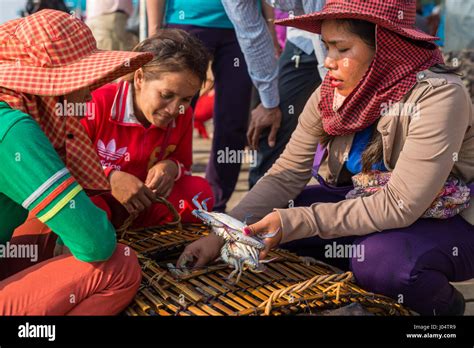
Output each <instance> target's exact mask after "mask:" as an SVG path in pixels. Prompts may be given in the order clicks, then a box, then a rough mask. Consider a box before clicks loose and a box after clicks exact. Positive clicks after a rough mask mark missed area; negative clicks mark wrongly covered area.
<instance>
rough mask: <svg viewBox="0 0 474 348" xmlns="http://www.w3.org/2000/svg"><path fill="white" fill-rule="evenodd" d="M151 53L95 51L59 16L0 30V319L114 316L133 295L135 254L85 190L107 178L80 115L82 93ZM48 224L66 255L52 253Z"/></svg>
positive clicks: (76, 23)
mask: <svg viewBox="0 0 474 348" xmlns="http://www.w3.org/2000/svg"><path fill="white" fill-rule="evenodd" d="M151 58H152V56H151V55H150V54H147V53H132V52H112V51H100V50H98V49H97V48H96V43H95V40H94V38H93V36H92V33H91V31H90V30H89V29H88V28H87V26H86V25H84V24H83V23H82V22H81V21H80V20H78V19H76V18H74V17H73V16H70V15H69V14H67V13H64V12H59V11H54V10H43V11H40V12H38V13H36V14H33V15H31V16H29V17H26V18H23V19H18V20H13V21H9V22H7V23H5V24H3V25H1V26H0V162H1V166H0V207H1V208H2V209H1V210H0V243H1V244H0V251H1V256H2V257H1V258H0V289H1V291H0V315H65V314H68V315H107V314H117V313H119V312H121V311H122V310H123V309H124V308H125V307H126V306H127V304H128V303H129V302H130V301H131V300H132V298H133V296H134V295H135V292H136V290H137V288H138V286H139V283H140V278H141V272H140V267H139V265H138V262H137V258H136V256H135V254H134V253H133V252H132V251H131V250H128V248H127V247H125V246H123V245H120V244H119V245H117V243H116V236H115V230H114V228H113V226H112V225H111V224H110V222H109V221H108V219H107V216H106V214H105V213H104V211H103V210H101V209H98V208H97V207H96V206H95V205H94V204H93V203H92V202H91V200H90V199H89V198H88V196H87V195H86V193H85V192H84V190H88V191H90V192H92V191H96V192H97V191H101V190H108V189H109V183H108V181H107V179H106V177H105V175H104V173H103V170H102V168H101V166H100V162H99V158H98V157H97V154H96V153H95V151H94V149H93V147H92V144H91V143H90V140H89V138H88V136H87V134H86V132H85V131H84V129H83V127H82V126H81V124H80V121H79V118H80V116H85V115H86V113H85V112H84V109H83V108H82V107H81V106H83V105H85V104H86V102H87V101H88V100H90V91H92V90H94V89H96V88H97V87H99V86H101V85H103V84H105V83H108V82H110V81H113V80H115V79H116V78H118V77H120V76H122V75H124V74H128V73H130V72H133V71H134V70H136V69H137V68H139V67H140V66H142V65H143V64H145V63H146V62H148V61H149V60H150V59H151ZM27 216H29V217H30V218H29V219H28V221H27V222H26V224H24V225H23V227H22V228H21V229H20V230H17V231H15V234H13V232H14V230H15V228H16V227H18V226H19V225H21V224H23V222H25V220H26V219H27ZM44 224H45V225H44ZM51 229H52V230H53V231H54V233H55V234H56V235H57V236H59V237H60V239H61V240H62V242H63V244H64V245H65V246H66V247H67V248H69V250H70V253H72V255H70V254H69V253H66V254H62V255H60V256H56V257H53V250H52V248H54V241H55V239H56V236H54V235H53V234H52V233H46V232H50V231H51ZM12 235H13V237H12ZM51 246H52V247H51ZM59 249H61V247H60V248H59ZM64 249H66V248H64ZM58 254H59V253H58Z"/></svg>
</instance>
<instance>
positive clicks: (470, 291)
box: [193, 122, 474, 315]
mask: <svg viewBox="0 0 474 348" xmlns="http://www.w3.org/2000/svg"><path fill="white" fill-rule="evenodd" d="M209 123H210V122H208V125H207V128H208V132H209V134H212V125H209ZM211 141H212V140H210V139H208V140H206V139H201V138H198V137H197V136H196V135H195V137H194V143H193V149H194V151H193V160H194V165H193V173H194V175H199V176H203V177H204V174H205V169H206V164H207V162H208V159H209V151H210V149H211ZM248 170H249V165H248V164H244V165H242V169H241V171H240V176H239V181H238V183H237V187H236V189H235V191H234V194H233V195H232V197H231V199H230V201H229V203H228V204H227V210H230V209H232V208H233V207H234V206H235V205H236V204H237V203H238V202H239V201H240V200H241V199H242V198H243V197H244V196H245V194H246V193H247V191H248V174H249V172H248ZM453 284H454V286H455V287H456V288H457V289H458V290H459V291H461V292H462V294H463V295H464V297H465V299H466V300H473V301H474V279H472V280H470V281H466V282H462V283H453ZM465 315H474V302H468V303H467V304H466V313H465Z"/></svg>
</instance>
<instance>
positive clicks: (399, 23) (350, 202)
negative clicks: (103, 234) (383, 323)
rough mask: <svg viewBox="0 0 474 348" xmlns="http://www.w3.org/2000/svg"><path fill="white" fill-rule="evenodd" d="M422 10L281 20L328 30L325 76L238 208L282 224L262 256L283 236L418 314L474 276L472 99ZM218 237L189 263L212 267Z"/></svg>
mask: <svg viewBox="0 0 474 348" xmlns="http://www.w3.org/2000/svg"><path fill="white" fill-rule="evenodd" d="M415 13H416V11H415V1H413V0H351V1H347V0H328V1H327V3H326V6H325V7H324V8H323V10H322V11H321V12H316V13H312V14H307V15H304V16H299V17H293V18H289V19H285V20H282V21H280V24H283V25H288V26H293V27H296V28H299V29H303V30H307V31H311V32H315V33H320V34H321V35H322V39H323V42H324V43H325V45H326V47H327V49H328V54H327V57H326V60H325V67H326V68H327V69H328V70H329V73H328V74H327V76H326V78H325V80H324V81H323V83H322V85H321V86H320V88H318V89H317V90H316V91H315V92H314V94H313V95H312V96H311V97H310V99H309V100H308V102H307V104H306V107H305V109H304V111H303V112H302V114H301V115H300V116H299V124H298V127H297V128H296V130H295V132H294V133H293V135H292V138H291V140H290V142H289V143H288V145H287V147H286V149H285V151H284V152H283V154H282V155H281V156H280V158H279V159H278V160H277V162H276V163H275V164H274V165H273V167H272V168H271V169H270V170H269V171H268V172H267V173H266V175H265V176H264V177H263V178H262V179H261V180H260V181H259V182H258V183H257V184H256V185H255V186H254V187H253V189H252V190H251V191H250V192H249V193H248V194H247V195H246V196H245V197H244V199H243V200H242V201H241V202H240V203H239V204H238V206H237V207H235V208H234V209H233V210H232V211H231V212H230V215H232V216H234V217H236V218H238V219H241V220H243V219H244V218H245V216H248V215H250V214H252V215H253V216H254V217H255V218H257V219H258V221H257V222H256V223H254V224H252V225H250V226H249V227H247V228H245V229H244V233H246V234H249V235H254V234H257V235H258V234H264V233H268V232H271V231H279V232H278V233H277V235H276V236H275V237H272V238H267V239H265V243H266V249H265V250H264V251H263V252H262V253H261V255H260V257H261V258H262V257H265V256H266V254H267V252H268V250H270V249H271V248H275V247H277V246H278V245H280V246H281V247H284V248H288V249H290V250H294V251H296V252H299V253H301V254H307V255H308V254H309V255H312V256H315V257H317V258H319V259H324V260H326V261H327V262H329V263H333V264H338V265H339V266H340V267H346V268H348V269H350V270H351V271H352V272H353V273H354V276H355V278H356V281H357V282H358V283H359V284H360V285H361V286H362V287H363V288H365V289H366V290H368V291H371V292H376V293H381V294H384V295H387V296H390V297H392V298H394V299H396V300H397V301H398V302H399V303H401V304H403V305H405V306H407V307H410V308H411V309H413V310H415V311H416V312H418V313H420V314H422V315H461V314H463V313H464V308H465V301H464V298H463V296H462V294H461V293H460V292H459V291H457V290H456V289H455V288H454V287H453V286H452V285H451V284H450V282H453V281H454V282H455V281H463V280H467V279H471V278H474V226H473V224H474V207H473V205H472V198H471V194H470V189H469V186H470V187H471V191H472V190H473V189H474V185H473V184H474V127H473V124H474V115H473V107H472V103H471V101H470V98H469V95H468V93H467V91H466V89H465V88H464V86H463V84H462V82H461V80H460V78H459V77H458V76H457V75H456V74H454V73H453V71H452V69H450V68H448V67H446V66H444V64H443V59H442V56H441V53H440V51H439V49H438V48H437V47H436V45H435V44H434V43H433V41H435V40H436V39H437V38H435V37H432V36H430V35H428V34H426V33H423V32H421V31H419V30H417V29H416V28H415V26H414V24H415ZM311 176H314V177H315V178H316V179H317V180H318V181H319V183H320V184H319V185H315V186H306V185H307V183H308V182H309V180H310V178H311ZM470 203H471V204H470ZM222 243H223V242H222V240H221V239H220V237H218V236H215V235H210V236H208V237H205V238H202V239H201V240H198V241H196V242H194V243H193V244H191V245H190V246H188V247H187V249H186V250H185V252H184V253H183V255H182V258H181V260H183V261H184V260H187V259H190V258H191V259H192V258H194V259H195V263H196V265H203V264H205V263H207V262H209V261H210V260H212V259H214V258H215V257H216V256H217V255H218V251H219V248H220V246H221V245H222ZM341 249H342V250H343V251H344V252H342V253H341V252H340V250H341ZM181 260H180V261H181Z"/></svg>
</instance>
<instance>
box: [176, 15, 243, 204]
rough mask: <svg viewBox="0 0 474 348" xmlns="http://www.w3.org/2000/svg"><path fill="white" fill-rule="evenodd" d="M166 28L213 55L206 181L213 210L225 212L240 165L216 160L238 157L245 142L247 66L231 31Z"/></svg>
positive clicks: (177, 25) (233, 32)
mask: <svg viewBox="0 0 474 348" xmlns="http://www.w3.org/2000/svg"><path fill="white" fill-rule="evenodd" d="M168 27H169V28H178V29H183V30H185V31H187V32H189V33H191V34H193V35H194V36H196V37H197V38H198V39H199V40H201V41H202V42H203V44H204V45H205V46H206V47H207V49H208V50H209V52H210V53H212V55H213V62H212V73H213V74H214V84H215V85H214V88H215V92H216V95H215V102H214V103H215V104H214V135H213V138H212V149H211V156H210V158H209V163H208V165H207V169H206V179H207V180H208V181H209V184H210V185H211V187H212V191H213V193H214V197H215V203H214V210H216V211H224V210H225V208H226V204H227V201H228V200H229V198H230V196H231V195H232V192H234V189H235V185H236V184H237V180H238V177H239V172H240V165H241V161H234V160H232V159H230V160H229V159H227V160H224V161H223V162H222V161H221V162H222V163H218V159H219V153H222V154H226V153H228V154H231V153H235V154H238V153H239V152H238V151H239V150H243V149H244V147H245V145H246V142H247V128H248V122H249V111H250V96H251V92H252V81H251V80H250V77H249V74H248V71H247V64H246V63H245V58H244V55H243V53H242V51H241V49H240V46H239V43H238V41H237V37H236V36H235V31H234V30H233V29H219V28H205V27H198V26H194V25H183V24H169V25H168ZM219 151H220V152H219ZM229 151H230V152H229ZM220 157H221V158H222V156H220ZM234 158H235V156H234ZM235 162H238V163H235Z"/></svg>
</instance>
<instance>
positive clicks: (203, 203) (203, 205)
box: [201, 197, 211, 211]
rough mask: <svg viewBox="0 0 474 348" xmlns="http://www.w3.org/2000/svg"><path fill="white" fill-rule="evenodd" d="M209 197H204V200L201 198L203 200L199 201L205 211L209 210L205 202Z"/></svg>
mask: <svg viewBox="0 0 474 348" xmlns="http://www.w3.org/2000/svg"><path fill="white" fill-rule="evenodd" d="M210 199H211V197H209V198H206V199H205V200H203V201H202V202H201V204H202V207H203V208H204V210H205V211H209V209H207V204H206V202H207V201H208V200H210Z"/></svg>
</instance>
